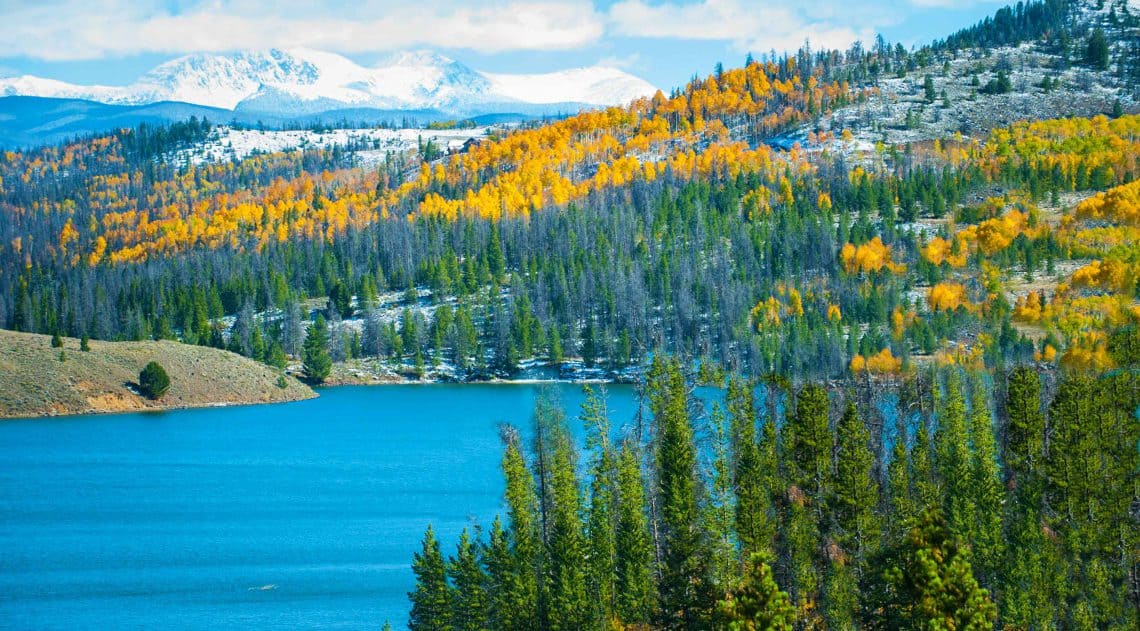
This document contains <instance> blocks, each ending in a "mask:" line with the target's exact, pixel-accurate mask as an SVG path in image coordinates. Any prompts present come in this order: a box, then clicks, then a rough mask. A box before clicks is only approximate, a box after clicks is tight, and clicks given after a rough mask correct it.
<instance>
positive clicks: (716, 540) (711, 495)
mask: <svg viewBox="0 0 1140 631" xmlns="http://www.w3.org/2000/svg"><path fill="white" fill-rule="evenodd" d="M709 419H710V430H711V431H710V433H711V436H710V438H711V439H712V441H711V442H712V449H711V452H712V453H711V457H712V462H711V463H710V468H711V471H710V473H711V480H710V481H709V488H708V494H707V497H706V499H705V502H704V505H703V506H702V507H701V530H702V531H704V533H705V534H706V536H707V537H708V545H709V559H708V562H709V579H710V581H711V582H712V585H713V587H714V588H716V589H717V590H718V591H723V590H725V589H727V588H728V587H730V586H731V585H732V584H733V583H734V582H735V580H736V575H737V574H738V572H739V565H740V562H739V557H738V555H737V537H736V531H735V528H734V527H733V526H734V524H735V517H736V503H735V501H734V492H733V479H732V477H733V476H732V470H731V465H732V459H731V457H730V456H729V452H730V450H731V446H730V444H729V443H730V440H729V433H730V430H729V427H728V421H727V418H726V417H725V415H724V412H722V411H721V407H720V404H713V409H712V414H711V415H710V416H709Z"/></svg>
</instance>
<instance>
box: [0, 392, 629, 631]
mask: <svg viewBox="0 0 1140 631" xmlns="http://www.w3.org/2000/svg"><path fill="white" fill-rule="evenodd" d="M556 388H557V390H558V391H559V393H560V396H561V398H562V400H563V402H564V404H565V406H566V408H567V409H568V410H571V411H573V412H576V411H577V409H578V405H579V404H580V403H581V400H582V395H581V388H580V387H579V386H573V385H559V386H557V387H556ZM537 392H538V386H533V385H470V384H465V385H409V386H384V387H343V388H331V389H324V390H322V391H321V396H320V398H318V399H314V400H310V401H301V402H296V403H286V404H278V405H270V406H251V407H238V408H213V409H200V410H185V411H174V412H162V413H144V414H121V415H109V416H86V417H68V418H56V419H34V420H16V421H0V627H5V628H21V629H23V628H31V629H125V628H148V629H150V628H160V627H166V628H181V629H186V628H201V629H205V628H211V629H213V628H237V627H241V628H244V629H264V628H283V627H286V628H287V627H323V628H343V629H361V628H378V627H379V626H380V625H381V624H383V622H384V621H385V620H390V621H391V622H392V626H393V627H394V628H402V627H403V626H404V623H405V621H406V619H407V612H408V608H409V605H408V602H407V596H406V593H407V591H408V590H409V589H411V587H412V584H413V579H412V573H411V568H410V562H411V558H412V553H413V552H414V551H415V550H417V549H418V548H419V542H420V538H421V537H422V535H423V531H424V528H425V527H426V525H427V524H428V523H429V522H431V523H432V524H434V526H435V528H436V529H437V531H438V532H439V535H440V537H441V539H442V541H444V542H445V547H444V550H445V553H448V552H451V551H452V550H453V544H454V541H455V539H456V537H457V536H458V534H459V532H460V531H461V530H462V529H463V528H464V527H465V526H472V525H476V524H478V525H483V526H486V527H489V525H490V523H491V520H492V519H493V517H494V516H495V514H496V513H499V512H501V510H502V500H501V495H502V487H503V482H502V476H501V474H500V472H499V469H498V466H499V458H500V455H501V443H500V441H499V433H498V425H499V424H500V423H501V422H510V423H513V424H516V425H521V426H526V425H527V424H528V421H529V417H530V414H531V410H532V407H533V402H534V399H535V396H536V394H537ZM609 393H610V396H609V403H610V412H611V417H612V419H613V422H614V424H615V425H621V424H626V423H629V422H631V421H632V419H633V417H634V410H635V407H636V406H635V402H634V394H633V390H632V389H631V388H630V387H622V386H611V387H610V388H609ZM571 426H572V427H574V428H576V429H575V431H580V427H578V426H579V424H578V423H577V422H572V423H571Z"/></svg>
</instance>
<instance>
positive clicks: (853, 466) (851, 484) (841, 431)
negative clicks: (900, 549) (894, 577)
mask: <svg viewBox="0 0 1140 631" xmlns="http://www.w3.org/2000/svg"><path fill="white" fill-rule="evenodd" d="M836 436H837V439H838V445H837V447H836V456H835V478H834V482H833V483H832V485H831V489H832V492H831V499H830V504H831V513H832V515H833V517H834V522H835V528H836V530H835V535H836V539H837V540H838V541H839V543H840V544H841V545H842V546H843V548H844V549H845V550H846V551H847V552H848V553H849V554H851V555H852V556H853V557H854V560H856V561H858V560H861V559H862V558H864V556H865V555H866V554H868V553H869V552H874V550H875V549H876V548H877V547H878V546H877V543H878V539H879V524H878V519H877V518H876V516H875V507H876V506H878V504H879V485H878V483H876V481H875V477H874V470H873V469H874V465H875V456H874V454H872V453H871V448H870V441H871V434H870V432H868V431H867V427H866V425H865V424H864V423H863V421H862V419H860V418H859V413H858V411H857V410H856V408H855V403H854V401H849V402H848V403H847V409H846V411H844V413H843V417H842V418H841V419H840V421H839V426H838V427H837V428H836Z"/></svg>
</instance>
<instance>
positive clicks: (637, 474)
mask: <svg viewBox="0 0 1140 631" xmlns="http://www.w3.org/2000/svg"><path fill="white" fill-rule="evenodd" d="M617 492H618V497H617V501H618V515H617V531H616V533H615V535H614V542H615V547H616V549H617V557H616V559H615V560H614V592H615V594H616V605H615V610H616V612H617V615H618V618H620V619H621V620H622V621H623V622H625V623H626V624H629V625H638V624H646V623H648V622H649V620H650V618H651V617H652V615H653V612H654V596H655V594H656V588H655V586H654V584H653V540H652V539H651V538H650V535H649V520H648V519H647V517H646V511H645V483H644V482H643V481H642V476H641V464H640V459H639V457H638V451H637V447H636V446H635V445H631V444H626V445H625V446H624V447H623V448H622V449H621V451H620V453H619V454H618V484H617Z"/></svg>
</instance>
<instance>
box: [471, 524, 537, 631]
mask: <svg viewBox="0 0 1140 631" xmlns="http://www.w3.org/2000/svg"><path fill="white" fill-rule="evenodd" d="M517 565H518V564H517V562H516V561H515V558H514V554H513V552H512V550H511V542H510V535H508V534H507V531H506V530H504V529H503V522H502V520H501V519H500V518H499V516H498V515H496V516H495V521H494V522H492V523H491V533H490V537H489V538H488V541H487V544H486V546H485V548H484V550H483V567H484V569H485V571H486V576H487V583H486V594H487V628H490V629H525V628H526V624H527V623H529V622H531V620H520V619H519V616H520V615H521V614H524V613H525V612H526V611H527V607H528V606H530V607H532V606H533V605H528V604H527V603H525V602H518V601H516V600H515V599H516V598H517V597H518V594H519V593H520V591H521V590H520V589H519V583H520V581H521V580H522V578H523V577H521V576H519V575H518V573H517V571H516V570H517Z"/></svg>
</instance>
